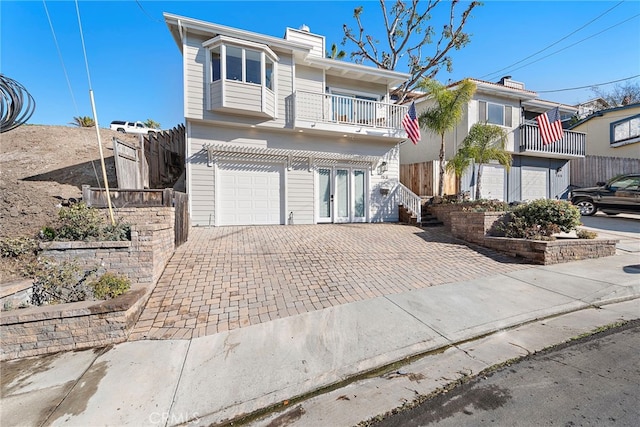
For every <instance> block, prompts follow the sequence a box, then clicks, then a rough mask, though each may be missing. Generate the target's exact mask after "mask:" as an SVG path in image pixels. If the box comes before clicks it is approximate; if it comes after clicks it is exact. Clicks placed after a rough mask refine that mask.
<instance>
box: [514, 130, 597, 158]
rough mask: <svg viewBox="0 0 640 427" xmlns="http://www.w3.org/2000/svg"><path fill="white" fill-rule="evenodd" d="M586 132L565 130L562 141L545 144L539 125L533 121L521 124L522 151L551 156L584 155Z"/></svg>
mask: <svg viewBox="0 0 640 427" xmlns="http://www.w3.org/2000/svg"><path fill="white" fill-rule="evenodd" d="M586 139H587V138H586V134H584V133H582V132H574V131H570V130H565V131H564V135H563V136H562V139H561V140H560V141H556V142H552V143H551V144H546V145H545V144H544V143H543V142H542V138H540V131H539V130H538V126H537V125H535V124H531V123H525V124H523V125H520V152H521V153H532V154H537V153H540V154H543V155H549V156H551V157H559V158H568V157H584V155H585V149H586Z"/></svg>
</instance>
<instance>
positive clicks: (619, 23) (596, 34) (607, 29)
mask: <svg viewBox="0 0 640 427" xmlns="http://www.w3.org/2000/svg"><path fill="white" fill-rule="evenodd" d="M638 16H640V13H639V14H637V15H633V16H632V17H630V18H627V19H625V20H624V21H620V22H618V23H616V24H613V25H612V26H610V27H608V28H605V29H604V30H602V31H599V32H597V33H595V34H592V35H590V36H589V37H585V38H584V39H582V40H578V41H577V42H575V43H573V44H570V45H569V46H566V47H563V48H562V49H558V50H556V51H555V52H552V53H550V54H548V55H545V56H543V57H541V58H538V59H536V60H534V61H531V62H528V63H526V64H524V65H521V66H520V67H516V68H511V69H510V71H516V70H519V69H521V68H524V67H528V66H529V65H531V64H535V63H536V62H540V61H542V60H543V59H546V58H548V57H550V56H553V55H555V54H556V53H560V52H562V51H563V50H567V49H569V48H570V47H573V46H575V45H577V44H580V43H582V42H584V41H587V40H589V39H592V38H594V37H595V36H599V35H600V34H602V33H604V32H606V31H609V30H611V29H612V28H615V27H617V26H619V25H622V24H624V23H625V22H628V21H631V20H632V19H635V18H637V17H638Z"/></svg>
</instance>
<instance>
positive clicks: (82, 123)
mask: <svg viewBox="0 0 640 427" xmlns="http://www.w3.org/2000/svg"><path fill="white" fill-rule="evenodd" d="M69 124H70V125H74V126H78V127H80V128H91V127H94V126H95V125H96V122H94V121H93V119H92V118H91V117H89V116H78V117H74V118H73V121H72V122H69Z"/></svg>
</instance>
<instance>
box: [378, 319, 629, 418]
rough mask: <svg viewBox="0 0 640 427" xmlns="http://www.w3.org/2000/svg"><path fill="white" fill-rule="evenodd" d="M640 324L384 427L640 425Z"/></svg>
mask: <svg viewBox="0 0 640 427" xmlns="http://www.w3.org/2000/svg"><path fill="white" fill-rule="evenodd" d="M639 350H640V322H639V321H634V322H630V323H629V324H627V325H625V326H623V327H621V328H617V329H612V330H609V331H606V332H604V333H600V334H597V335H593V336H590V337H587V338H583V339H581V340H576V341H573V342H570V343H567V344H564V345H561V346H558V347H557V348H553V349H551V350H549V351H544V352H541V353H538V354H535V355H533V356H531V357H528V358H525V359H523V360H522V361H520V362H518V363H515V364H513V365H509V366H505V367H502V368H500V369H499V370H497V371H495V372H494V373H492V374H490V375H486V376H483V377H480V378H477V379H476V380H474V381H472V382H469V383H466V384H464V385H461V386H458V387H457V388H455V389H454V390H452V391H450V392H449V393H446V394H441V395H439V396H437V397H435V398H433V399H430V400H427V401H425V402H423V403H422V404H420V405H419V406H417V407H415V408H413V409H411V410H406V411H402V412H400V413H398V414H396V415H393V416H390V417H389V418H386V419H385V420H383V421H382V422H380V423H378V424H376V425H379V426H388V427H390V426H418V425H420V426H425V425H434V426H443V427H446V426H456V427H460V426H488V425H492V426H495V425H500V426H551V425H561V426H629V427H631V426H637V425H638V421H639V420H640V406H638V402H639V400H640V359H638V351H639Z"/></svg>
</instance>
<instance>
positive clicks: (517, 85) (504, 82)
mask: <svg viewBox="0 0 640 427" xmlns="http://www.w3.org/2000/svg"><path fill="white" fill-rule="evenodd" d="M498 84H499V85H501V86H504V87H510V88H513V89H520V90H524V83H522V82H517V81H515V80H511V76H504V77H502V78H501V79H500V81H499V82H498Z"/></svg>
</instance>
